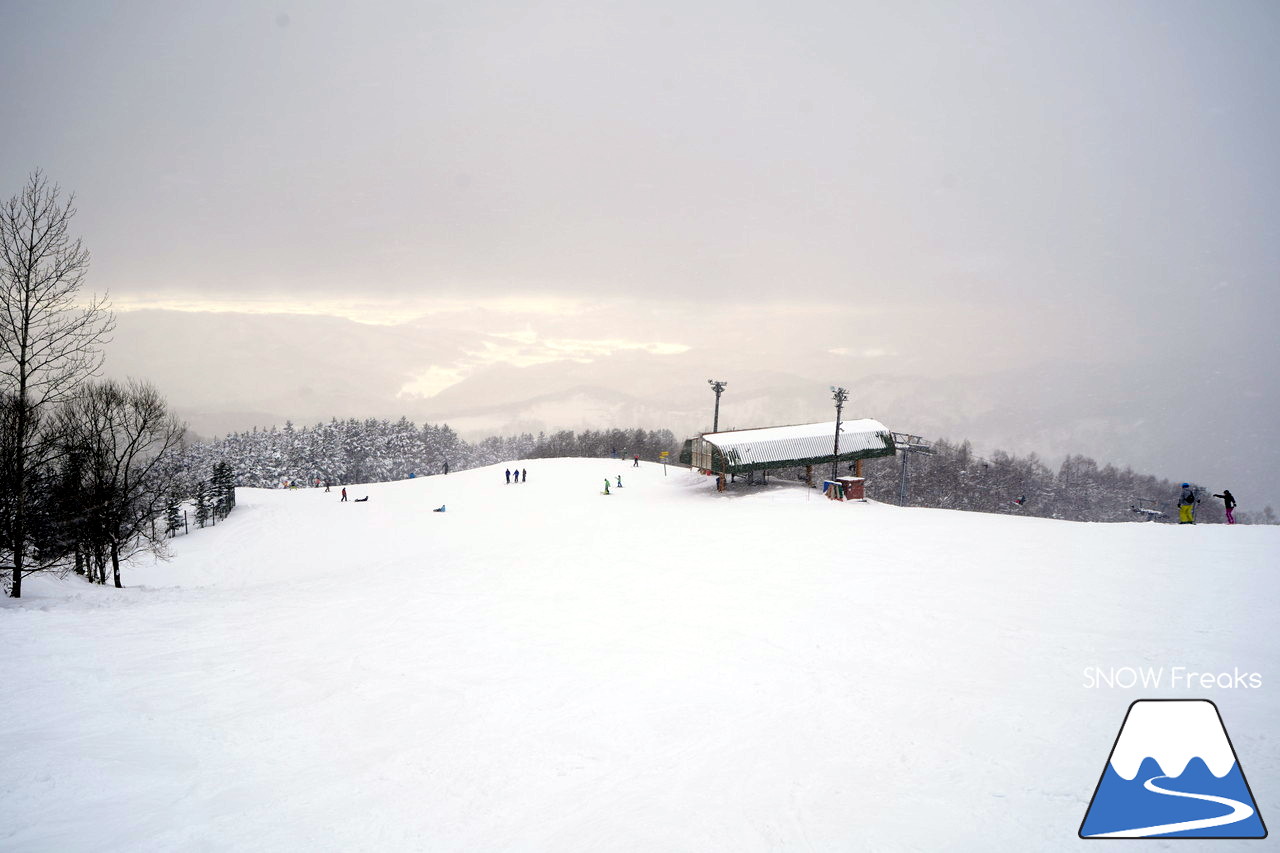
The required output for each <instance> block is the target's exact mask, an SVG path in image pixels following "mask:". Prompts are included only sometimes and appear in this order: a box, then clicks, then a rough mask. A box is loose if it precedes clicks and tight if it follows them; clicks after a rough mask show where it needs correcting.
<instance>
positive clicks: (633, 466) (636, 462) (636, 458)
mask: <svg viewBox="0 0 1280 853" xmlns="http://www.w3.org/2000/svg"><path fill="white" fill-rule="evenodd" d="M631 458H632V459H634V460H635V461H634V462H632V463H631V467H632V468H639V467H640V454H639V453H637V454H636V455H635V456H633V457H631Z"/></svg>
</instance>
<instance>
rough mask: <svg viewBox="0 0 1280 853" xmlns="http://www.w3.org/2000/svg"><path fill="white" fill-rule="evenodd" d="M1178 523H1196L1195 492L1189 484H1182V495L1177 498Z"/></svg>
mask: <svg viewBox="0 0 1280 853" xmlns="http://www.w3.org/2000/svg"><path fill="white" fill-rule="evenodd" d="M1178 523H1179V524H1195V523H1196V492H1195V489H1193V488H1191V484H1190V483H1183V484H1182V495H1181V496H1179V498H1178Z"/></svg>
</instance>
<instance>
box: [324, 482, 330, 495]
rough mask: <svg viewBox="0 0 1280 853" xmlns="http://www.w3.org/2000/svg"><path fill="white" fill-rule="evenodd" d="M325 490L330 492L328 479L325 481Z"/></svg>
mask: <svg viewBox="0 0 1280 853" xmlns="http://www.w3.org/2000/svg"><path fill="white" fill-rule="evenodd" d="M324 490H325V493H326V494H327V493H328V492H329V481H328V480H325V481H324Z"/></svg>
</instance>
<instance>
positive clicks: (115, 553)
mask: <svg viewBox="0 0 1280 853" xmlns="http://www.w3.org/2000/svg"><path fill="white" fill-rule="evenodd" d="M111 575H112V578H113V579H114V580H115V582H116V589H124V584H122V583H120V546H119V545H117V544H116V543H115V542H112V543H111Z"/></svg>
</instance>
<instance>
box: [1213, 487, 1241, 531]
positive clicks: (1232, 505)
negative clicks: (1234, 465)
mask: <svg viewBox="0 0 1280 853" xmlns="http://www.w3.org/2000/svg"><path fill="white" fill-rule="evenodd" d="M1214 497H1215V498H1222V502H1223V503H1224V504H1226V505H1227V524H1235V523H1236V516H1235V512H1236V498H1235V495H1233V494H1231V490H1230V489H1223V490H1222V494H1220V495H1214Z"/></svg>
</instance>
